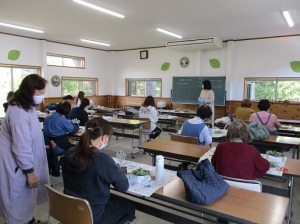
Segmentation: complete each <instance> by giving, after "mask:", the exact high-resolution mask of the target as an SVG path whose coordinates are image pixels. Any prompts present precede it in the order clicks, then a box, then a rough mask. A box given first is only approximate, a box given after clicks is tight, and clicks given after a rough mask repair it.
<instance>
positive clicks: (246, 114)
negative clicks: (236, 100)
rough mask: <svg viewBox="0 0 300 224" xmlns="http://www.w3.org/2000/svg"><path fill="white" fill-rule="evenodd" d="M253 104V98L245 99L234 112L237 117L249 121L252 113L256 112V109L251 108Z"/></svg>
mask: <svg viewBox="0 0 300 224" xmlns="http://www.w3.org/2000/svg"><path fill="white" fill-rule="evenodd" d="M251 105H252V103H251V100H249V99H244V100H243V101H242V102H241V106H240V107H238V108H237V109H236V110H235V113H234V114H235V118H236V119H239V120H242V121H248V120H249V118H250V115H251V114H253V113H255V111H254V110H253V109H251V108H250V107H251Z"/></svg>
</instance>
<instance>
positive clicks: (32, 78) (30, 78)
mask: <svg viewBox="0 0 300 224" xmlns="http://www.w3.org/2000/svg"><path fill="white" fill-rule="evenodd" d="M46 84H47V80H46V79H44V78H42V77H41V76H39V75H37V74H30V75H27V76H26V77H25V78H24V79H23V80H22V82H21V84H20V86H19V89H18V90H17V91H16V92H15V94H14V95H13V97H12V98H11V99H10V100H9V105H15V104H16V105H18V106H21V107H22V108H23V109H24V110H25V111H29V110H30V109H32V107H34V106H36V104H35V103H34V100H33V95H34V92H35V90H42V89H45V87H46Z"/></svg>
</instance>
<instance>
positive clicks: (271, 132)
mask: <svg viewBox="0 0 300 224" xmlns="http://www.w3.org/2000/svg"><path fill="white" fill-rule="evenodd" d="M256 116H257V118H258V119H259V122H260V123H261V124H262V125H263V126H265V127H266V128H267V123H268V122H269V120H270V117H271V114H269V117H268V120H267V122H265V123H264V122H262V120H261V118H260V116H259V115H258V113H256ZM267 130H268V131H269V134H270V135H275V136H278V135H279V132H278V131H276V130H275V131H271V130H269V129H268V128H267Z"/></svg>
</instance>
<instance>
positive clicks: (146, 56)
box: [140, 50, 148, 59]
mask: <svg viewBox="0 0 300 224" xmlns="http://www.w3.org/2000/svg"><path fill="white" fill-rule="evenodd" d="M147 58H148V51H147V50H144V51H140V59H147Z"/></svg>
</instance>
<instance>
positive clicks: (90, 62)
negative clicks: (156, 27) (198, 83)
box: [0, 34, 300, 100]
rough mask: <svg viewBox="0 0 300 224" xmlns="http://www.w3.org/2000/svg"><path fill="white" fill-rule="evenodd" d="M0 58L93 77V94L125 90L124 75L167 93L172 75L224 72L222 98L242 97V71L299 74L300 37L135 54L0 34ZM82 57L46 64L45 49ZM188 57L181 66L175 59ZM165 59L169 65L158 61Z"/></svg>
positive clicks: (54, 90)
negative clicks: (158, 81)
mask: <svg viewBox="0 0 300 224" xmlns="http://www.w3.org/2000/svg"><path fill="white" fill-rule="evenodd" d="M0 49H1V50H0V63H4V64H20V65H33V66H41V67H42V72H43V75H44V77H45V78H46V79H47V80H49V81H50V79H51V77H52V76H53V75H58V76H60V77H61V76H77V77H98V78H99V92H98V93H99V95H106V94H113V95H121V96H124V95H125V78H162V87H163V91H162V96H163V97H170V91H171V89H172V77H173V76H226V79H227V81H226V90H227V92H228V93H227V99H229V100H241V99H243V89H244V78H245V77H300V73H295V72H294V71H292V69H291V68H290V62H291V61H300V50H299V49H300V37H283V38H273V39H261V40H248V41H230V42H228V43H224V47H223V48H222V49H220V50H206V51H187V52H182V51H173V50H169V49H167V48H154V49H148V51H149V58H148V59H143V60H142V59H140V53H139V52H140V51H139V50H131V51H121V52H105V51H100V50H92V49H88V48H82V47H75V46H70V45H64V44H56V43H51V42H47V41H40V40H34V39H28V38H21V37H15V36H10V35H4V34H0ZM10 50H20V51H21V56H20V58H19V59H18V60H16V61H10V60H8V59H7V53H8V52H9V51H10ZM47 53H54V54H64V55H72V56H80V57H85V59H86V68H85V69H74V68H60V67H52V66H46V54H47ZM182 57H188V58H189V59H190V65H189V66H188V67H187V68H182V67H180V65H179V60H180V58H182ZM212 58H216V59H218V60H219V61H220V63H221V67H220V68H219V69H213V68H211V66H210V64H209V59H212ZM164 62H170V63H171V66H170V68H169V70H167V71H162V70H161V65H162V64H163V63H164ZM46 96H47V97H55V96H61V89H60V87H52V86H51V84H49V85H48V87H47V91H46Z"/></svg>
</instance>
